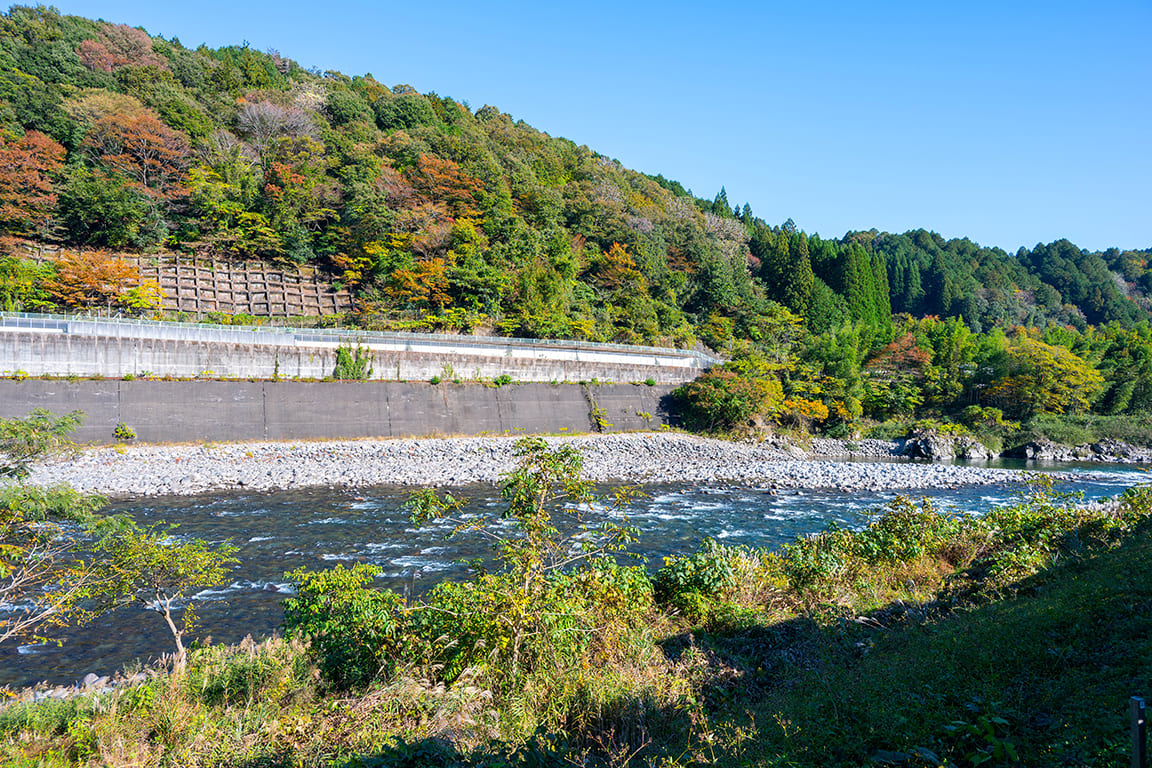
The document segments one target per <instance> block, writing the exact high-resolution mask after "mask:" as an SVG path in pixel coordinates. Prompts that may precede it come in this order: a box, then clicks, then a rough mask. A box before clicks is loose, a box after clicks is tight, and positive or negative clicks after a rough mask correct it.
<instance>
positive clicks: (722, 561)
mask: <svg viewBox="0 0 1152 768" xmlns="http://www.w3.org/2000/svg"><path fill="white" fill-rule="evenodd" d="M728 552H729V550H728V549H726V548H725V547H722V546H720V544H718V543H717V542H716V540H715V539H712V538H707V539H704V541H703V543H702V544H701V545H700V550H699V551H698V552H695V553H693V554H691V555H684V556H673V557H666V558H664V567H663V568H661V569H660V570H659V571H657V572H656V578H655V579H654V580H653V584H652V586H653V591H654V594H655V598H656V602H658V603H660V604H662V605H665V604H669V603H672V602H673V601H675V599H676V598H677V597H678V596H681V595H684V594H686V593H690V592H695V593H698V594H701V595H704V596H707V597H717V598H723V597H724V596H725V595H727V593H728V592H729V591H731V590H732V588H733V587H735V585H736V572H735V570H734V569H733V567H732V563H731V562H730V561H729V558H728V557H727V555H728Z"/></svg>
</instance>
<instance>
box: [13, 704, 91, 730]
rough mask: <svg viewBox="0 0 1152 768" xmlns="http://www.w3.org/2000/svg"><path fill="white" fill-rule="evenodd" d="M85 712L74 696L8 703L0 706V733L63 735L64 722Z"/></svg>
mask: <svg viewBox="0 0 1152 768" xmlns="http://www.w3.org/2000/svg"><path fill="white" fill-rule="evenodd" d="M84 713H85V708H84V707H83V706H82V705H81V702H80V701H79V700H77V699H44V700H42V701H38V702H35V703H29V704H11V705H9V706H7V707H4V708H3V709H0V736H15V735H17V734H19V733H21V732H23V731H31V732H32V733H36V734H39V735H41V736H63V735H64V734H66V733H67V732H68V726H69V724H70V723H71V722H72V721H73V720H76V719H77V718H79V717H81V716H82V715H83V714H84Z"/></svg>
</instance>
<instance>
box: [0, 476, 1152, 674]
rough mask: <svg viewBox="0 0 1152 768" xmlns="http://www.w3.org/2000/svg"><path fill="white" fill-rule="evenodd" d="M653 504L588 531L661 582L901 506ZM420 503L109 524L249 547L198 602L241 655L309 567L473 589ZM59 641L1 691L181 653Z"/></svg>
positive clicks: (238, 499) (150, 634) (873, 497)
mask: <svg viewBox="0 0 1152 768" xmlns="http://www.w3.org/2000/svg"><path fill="white" fill-rule="evenodd" d="M998 466H1005V465H1004V464H998ZM1046 469H1056V470H1061V471H1071V472H1074V473H1076V475H1077V476H1076V479H1075V480H1073V481H1072V482H1068V483H1062V484H1060V485H1059V486H1058V488H1059V489H1060V490H1069V491H1080V492H1082V493H1083V494H1084V498H1085V499H1086V500H1089V501H1091V500H1096V499H1100V498H1103V497H1107V496H1114V495H1116V494H1118V493H1120V492H1122V491H1123V490H1124V489H1125V488H1127V487H1129V486H1131V485H1133V484H1135V483H1138V482H1142V481H1143V480H1144V479H1145V475H1144V474H1143V472H1141V471H1139V470H1137V469H1136V468H1133V467H1125V466H1117V465H1113V466H1104V465H1099V464H1092V465H1051V466H1050V467H1046ZM1021 488H1022V487H1021V486H1019V485H1016V484H1013V485H1008V486H982V487H959V488H942V489H928V490H921V491H912V492H902V493H904V494H905V495H909V496H913V497H917V498H919V497H925V496H927V497H931V498H933V499H934V500H935V501H936V502H937V503H938V504H940V505H944V506H950V507H953V508H955V509H956V510H958V511H960V512H964V513H969V514H978V513H980V512H983V511H985V510H987V509H988V508H990V507H992V506H994V505H1001V504H1010V503H1013V502H1015V501H1016V500H1017V499H1018V494H1019V493H1020V491H1021ZM602 490H607V489H602ZM641 490H642V491H643V494H644V495H643V496H641V497H639V498H637V499H635V500H634V501H633V503H632V504H631V505H630V506H629V507H628V508H627V509H626V510H625V511H624V512H623V513H621V512H615V511H613V512H609V511H607V510H605V509H597V508H593V509H591V510H588V511H586V518H587V519H586V522H592V523H595V522H596V520H597V519H603V518H604V516H605V515H611V516H612V517H613V518H614V520H616V521H617V522H625V523H626V524H628V525H631V526H635V527H637V528H638V529H639V531H640V540H639V542H638V543H637V544H635V545H633V548H632V550H633V551H634V552H635V553H637V554H638V555H641V556H643V557H645V558H647V562H648V565H649V567H651V568H657V567H659V565H660V563H661V558H662V557H664V556H666V555H670V554H674V553H689V552H693V551H695V550H696V549H697V548H698V547H699V545H700V542H701V541H702V540H703V539H704V538H705V537H713V538H715V539H717V540H719V541H721V542H723V543H725V544H742V545H749V546H754V547H769V548H773V547H778V546H780V545H781V544H783V543H786V542H789V541H791V540H793V539H795V538H796V537H797V536H801V535H804V534H808V533H813V532H816V531H820V530H823V529H824V528H825V527H827V526H828V524H829V523H831V522H836V523H837V524H839V525H842V526H848V527H860V526H863V525H865V524H867V522H868V520H869V518H870V516H871V515H873V514H875V512H876V511H877V510H879V509H881V508H883V506H884V505H885V504H886V503H888V502H889V501H891V500H892V499H894V498H896V496H897V495H898V493H897V492H896V491H892V492H867V491H853V492H843V491H831V490H829V491H793V490H780V491H776V492H775V493H773V492H771V491H767V490H764V489H759V488H749V487H746V486H740V485H728V484H711V485H707V484H706V485H698V486H697V485H693V486H689V485H682V484H680V485H648V486H644V487H643V488H642V489H641ZM410 493H411V489H408V488H398V487H387V486H384V487H376V488H359V489H352V490H333V489H314V490H295V491H281V492H273V493H260V494H253V493H247V494H246V493H227V494H205V495H201V496H172V497H162V498H148V499H141V500H138V501H128V502H115V503H113V504H112V505H111V507H110V508H109V509H108V510H106V511H108V512H113V511H114V512H126V513H128V514H130V515H132V516H133V517H134V518H136V519H137V520H138V521H139V522H141V523H142V524H150V523H155V522H160V521H168V522H172V523H178V524H179V528H177V529H176V531H175V535H176V536H177V537H188V538H202V539H207V540H209V541H212V542H224V541H230V542H231V543H232V544H234V545H236V546H237V547H239V551H238V553H237V556H238V557H239V558H240V560H241V564H240V566H239V567H238V568H237V569H236V570H235V571H234V573H233V580H232V582H231V583H230V584H228V585H223V586H220V587H218V588H215V589H209V590H203V591H201V592H199V593H198V594H197V595H195V597H194V598H193V600H194V601H195V604H196V610H197V612H198V614H199V617H200V627H201V629H200V631H199V632H198V633H197V634H196V637H198V638H200V639H201V640H204V639H207V638H208V637H210V638H211V641H212V642H224V643H230V642H236V641H238V640H240V639H242V638H243V637H244V636H245V635H247V634H251V635H252V636H253V637H256V638H260V637H265V636H268V635H269V634H271V633H272V632H274V631H276V629H277V627H278V626H279V624H280V620H281V618H282V610H281V602H282V601H283V600H284V598H285V596H286V595H288V594H290V593H291V590H290V588H289V585H288V584H287V583H286V582H285V580H284V574H285V572H286V571H290V570H293V569H295V568H298V567H305V568H309V569H322V568H330V567H333V566H335V565H336V564H337V563H343V564H345V565H346V566H347V565H350V564H352V563H354V562H366V563H372V564H375V565H378V566H380V567H381V568H382V569H383V570H384V574H383V576H382V577H381V578H380V579H379V583H380V585H381V586H386V587H390V588H392V589H395V590H397V591H400V592H407V593H408V594H413V595H414V594H419V593H420V592H422V591H424V590H426V589H428V588H429V587H431V586H433V585H434V584H435V583H436V582H437V581H439V580H442V579H451V578H460V577H462V576H463V575H464V569H463V567H462V566H460V565H457V564H456V562H455V561H457V560H459V559H461V558H470V557H478V556H483V555H485V554H486V553H487V552H488V550H487V548H486V545H485V544H484V543H483V542H482V541H481V540H480V538H479V536H477V535H475V534H473V535H471V536H464V537H460V538H451V539H449V538H448V534H449V533H450V532H451V528H450V526H449V525H446V524H444V523H441V522H434V523H431V524H427V525H423V526H417V525H414V524H413V523H412V522H411V521H410V520H409V517H408V513H407V510H405V508H404V502H405V501H406V500H407V499H408V497H409V494H410ZM453 493H454V494H456V495H457V496H458V497H462V498H463V499H464V500H465V507H464V513H465V514H479V513H483V512H485V511H493V510H497V509H499V508H500V506H501V505H502V503H503V502H501V500H500V497H499V492H498V490H497V489H495V488H493V487H491V486H473V487H466V488H458V489H453ZM57 634H58V635H59V636H60V637H61V638H62V640H63V643H62V644H61V645H59V646H57V645H55V644H47V643H45V644H27V645H17V644H16V643H15V642H9V643H5V644H4V645H0V686H4V685H8V686H13V687H19V686H25V685H31V684H34V683H36V682H39V681H47V682H49V683H52V684H71V683H74V682H76V681H77V680H79V679H80V678H82V677H84V676H85V675H86V674H88V673H90V672H92V673H95V674H97V675H111V674H113V673H115V672H116V671H117V670H120V669H121V668H123V667H124V666H125V665H131V664H134V663H137V661H138V660H139V661H147V660H149V659H153V658H156V657H157V656H158V655H159V654H161V653H163V652H166V651H169V650H170V645H171V636H170V634H169V633H168V630H167V627H166V626H165V625H164V623H163V620H162V619H161V618H160V616H159V614H156V613H154V612H150V611H147V610H145V609H142V608H137V607H128V608H123V609H120V610H119V611H116V612H114V613H111V614H108V615H106V616H104V617H101V618H100V619H99V620H97V621H95V622H93V623H92V624H90V625H88V626H86V627H80V628H67V629H66V630H64V631H63V632H59V633H57Z"/></svg>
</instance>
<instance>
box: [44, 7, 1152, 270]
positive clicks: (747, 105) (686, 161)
mask: <svg viewBox="0 0 1152 768" xmlns="http://www.w3.org/2000/svg"><path fill="white" fill-rule="evenodd" d="M54 5H55V6H56V7H57V8H59V9H60V11H61V12H63V13H71V14H76V15H80V16H87V17H89V18H102V19H105V20H106V21H111V22H118V23H125V24H129V25H131V26H141V27H144V28H145V29H146V30H148V32H150V33H152V34H160V35H163V36H164V37H167V38H172V37H178V38H179V39H180V41H181V42H182V43H183V44H184V45H186V46H188V47H193V48H194V47H196V46H198V45H200V44H201V43H204V44H207V45H208V46H210V47H218V46H222V45H240V44H243V43H245V42H247V43H248V44H249V45H251V46H252V47H253V48H257V49H259V50H267V49H270V48H275V49H276V50H278V51H279V52H280V53H281V54H282V55H284V56H287V57H289V58H292V59H295V60H296V61H297V62H299V63H300V64H301V65H303V66H305V67H318V68H319V69H321V70H338V71H340V72H343V73H345V74H348V75H362V74H365V73H372V74H373V75H374V76H375V77H376V78H377V79H378V80H380V81H381V82H383V83H385V84H387V85H395V84H397V83H407V84H410V85H412V86H413V87H415V88H416V89H417V90H419V91H421V92H423V93H426V92H428V91H435V92H437V93H439V94H440V95H442V96H451V97H453V98H455V99H457V100H459V101H466V102H467V103H468V104H469V105H470V106H471V107H472V109H473V110H475V109H478V108H479V107H481V106H484V105H485V104H491V105H493V106H495V107H498V108H499V109H501V110H503V111H505V112H508V113H510V114H511V115H512V116H513V118H515V119H518V120H524V121H525V122H527V123H528V124H530V125H532V126H533V127H535V128H537V129H539V130H542V131H546V132H547V133H549V134H551V135H553V136H563V137H565V138H568V139H571V140H573V141H575V142H577V143H578V144H586V145H588V146H589V147H590V148H592V149H593V150H595V151H597V152H600V153H602V154H605V155H608V156H610V157H613V158H615V159H617V160H619V161H620V162H621V163H623V164H624V165H625V166H627V167H629V168H633V169H635V170H638V171H642V172H645V173H651V174H656V173H660V174H663V175H664V176H666V177H668V178H670V179H676V180H677V181H679V182H681V183H682V184H683V185H684V186H685V187H688V188H690V189H691V190H692V191H693V192H694V193H695V194H696V195H697V196H699V197H705V198H709V199H710V198H712V197H714V196H715V195H716V193H717V192H718V191H719V190H720V188H721V186H724V187H725V188H726V191H727V195H728V200H729V201H730V202H732V203H734V204H743V203H744V202H748V203H749V204H750V205H751V207H752V210H753V213H755V214H756V215H757V216H760V217H762V218H764V219H765V220H766V221H768V222H770V223H780V222H782V221H784V220H785V219H787V218H792V219H793V220H794V221H795V222H796V224H797V226H799V227H800V228H802V229H804V230H806V231H807V232H810V233H819V234H820V235H821V236H822V237H827V238H832V237H840V236H842V235H843V234H844V233H845V232H847V231H850V230H866V229H871V228H876V229H880V230H885V231H889V232H903V231H906V230H909V229H916V228H924V229H929V230H933V231H936V232H939V233H940V234H941V235H943V236H944V237H946V238H952V237H968V238H970V239H972V240H974V241H976V242H978V243H980V244H981V245H986V246H999V247H1001V248H1004V249H1005V250H1008V251H1011V252H1014V251H1015V250H1016V249H1017V248H1019V247H1021V246H1024V247H1031V246H1034V245H1035V244H1036V243H1039V242H1044V243H1047V242H1051V241H1053V240H1057V239H1060V238H1067V239H1069V240H1071V241H1072V242H1074V243H1076V244H1077V245H1079V246H1081V247H1083V248H1088V249H1090V250H1099V249H1104V248H1108V247H1119V248H1150V247H1152V98H1150V97H1152V44H1150V43H1152V2H1149V0H1128V1H1127V2H1125V1H1123V0H1100V1H1099V2H1097V3H1093V4H1089V3H1084V2H1060V1H1059V0H1057V1H1055V2H1046V3H1039V2H1030V1H1029V0H1023V1H1020V2H1007V3H1005V2H984V0H974V1H973V2H968V3H947V4H944V3H925V2H922V0H921V2H911V1H904V0H900V1H899V2H897V1H892V2H883V1H882V2H879V3H858V2H821V3H787V4H784V3H771V2H769V3H756V2H745V1H744V0H737V1H736V2H729V3H726V4H723V5H722V6H718V9H717V10H715V11H707V10H705V9H704V8H703V6H701V5H699V4H697V3H693V4H688V3H683V2H678V1H677V0H668V1H667V2H659V3H658V2H649V1H648V0H643V1H641V2H628V3H620V4H616V3H611V2H604V1H603V0H587V2H583V3H581V4H579V5H575V4H573V5H568V4H550V3H516V2H506V1H504V0H493V2H489V3H469V2H460V1H459V0H442V1H441V2H438V3H436V4H434V5H429V6H419V5H417V4H414V3H393V2H376V3H373V2H366V1H362V0H330V1H329V2H326V3H322V4H317V3H303V2H299V0H284V1H283V2H278V3H275V4H273V3H268V2H235V1H234V2H228V3H225V2H221V1H220V0H200V1H199V2H195V3H183V2H180V3H156V2H155V0H148V1H145V0H104V1H103V2H99V1H93V0H59V2H56V3H54Z"/></svg>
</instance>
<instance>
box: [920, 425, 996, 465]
mask: <svg viewBox="0 0 1152 768" xmlns="http://www.w3.org/2000/svg"><path fill="white" fill-rule="evenodd" d="M897 453H898V454H899V455H900V456H907V457H908V458H910V459H926V460H928V461H950V460H952V459H967V460H970V461H983V460H986V459H992V458H995V456H996V454H994V453H993V452H992V451H990V450H989V449H988V448H987V447H986V446H985V445H984V444H983V443H981V442H980V441H979V440H976V439H975V438H972V437H968V436H967V435H959V436H955V437H953V436H950V435H942V434H940V433H939V432H937V431H936V430H934V429H921V430H916V431H915V432H913V433H912V434H911V435H909V436H908V437H906V438H904V440H903V442H902V443H901V444H900V448H899V450H898V451H897Z"/></svg>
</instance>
